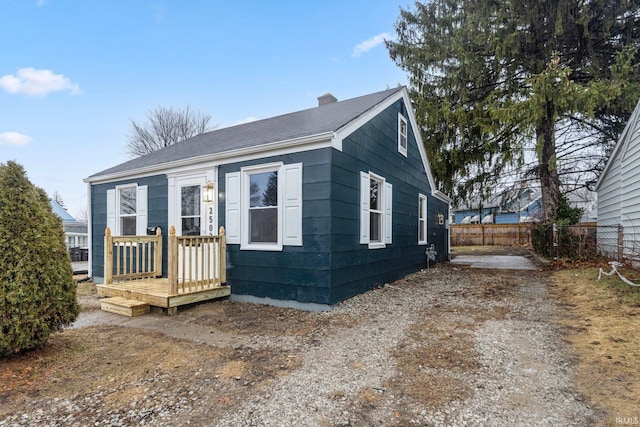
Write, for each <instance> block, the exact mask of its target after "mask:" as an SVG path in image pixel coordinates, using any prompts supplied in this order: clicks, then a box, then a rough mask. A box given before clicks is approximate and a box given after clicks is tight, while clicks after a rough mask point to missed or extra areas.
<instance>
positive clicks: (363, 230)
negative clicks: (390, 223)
mask: <svg viewBox="0 0 640 427" xmlns="http://www.w3.org/2000/svg"><path fill="white" fill-rule="evenodd" d="M369 187H370V183H369V174H368V173H367V172H360V244H361V245H362V244H365V245H366V244H368V243H369V191H370V190H369Z"/></svg>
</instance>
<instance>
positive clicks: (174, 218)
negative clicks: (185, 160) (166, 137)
mask: <svg viewBox="0 0 640 427" xmlns="http://www.w3.org/2000/svg"><path fill="white" fill-rule="evenodd" d="M169 187H170V192H171V195H172V197H170V198H171V199H172V203H171V205H172V209H170V214H169V222H170V225H174V226H175V228H176V235H177V236H183V237H188V236H194V237H195V236H212V235H216V234H218V230H217V224H216V216H215V212H216V209H215V193H214V191H213V189H214V188H213V184H212V183H211V181H208V180H207V177H206V176H205V175H204V174H203V175H200V176H186V177H185V176H182V177H175V178H173V179H171V180H170V186H169ZM181 242H182V243H180V246H179V249H178V266H179V268H178V278H179V279H183V276H184V279H185V280H187V281H197V280H200V279H202V278H203V277H207V276H208V274H209V270H210V269H212V268H215V257H214V256H213V255H214V254H215V251H213V248H211V247H208V246H207V244H204V243H203V242H201V241H197V240H181Z"/></svg>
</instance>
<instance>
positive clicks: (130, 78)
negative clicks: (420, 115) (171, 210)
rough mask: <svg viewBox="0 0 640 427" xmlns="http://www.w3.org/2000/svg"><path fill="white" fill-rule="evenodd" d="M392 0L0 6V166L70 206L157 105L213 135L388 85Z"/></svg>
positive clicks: (14, 0)
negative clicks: (16, 167) (19, 170)
mask: <svg viewBox="0 0 640 427" xmlns="http://www.w3.org/2000/svg"><path fill="white" fill-rule="evenodd" d="M400 6H402V7H406V6H407V3H404V2H395V1H349V0H340V1H339V0H324V1H313V0H312V1H299V0H298V1H273V2H269V1H235V2H228V1H226V2H222V1H169V0H167V1H163V0H157V1H145V0H139V1H138V0H136V1H134V0H128V1H120V0H110V1H93V0H83V1H81V0H75V1H73V0H66V1H65V0H0V23H1V24H0V52H2V54H1V56H0V163H5V162H6V161H8V160H15V161H17V162H18V163H20V164H22V165H23V166H24V167H25V169H26V171H27V173H28V175H29V178H30V179H31V181H32V182H33V183H34V184H36V185H38V186H40V187H42V188H43V189H44V190H45V191H47V193H48V194H49V195H50V196H51V195H52V194H53V193H54V191H57V192H58V193H59V194H60V195H61V196H62V198H63V200H64V202H65V204H66V206H67V208H68V210H69V212H70V213H71V214H72V215H78V214H79V213H80V211H81V210H83V209H85V207H86V203H87V196H86V191H87V188H86V184H85V183H84V182H83V181H82V180H83V178H86V177H87V176H89V175H92V174H93V173H96V172H99V171H101V170H103V169H106V168H108V167H111V166H114V165H116V164H118V163H121V162H123V161H126V160H128V155H127V154H126V136H127V134H128V133H129V131H130V120H135V121H138V122H144V120H145V115H146V113H147V111H148V110H150V109H152V108H154V107H156V106H165V107H174V108H183V107H186V106H187V105H189V106H190V107H191V108H192V109H194V110H198V111H201V112H204V113H208V114H211V116H212V122H213V123H214V124H215V125H217V126H218V127H226V126H231V125H235V124H238V123H241V122H243V121H248V120H253V119H262V118H267V117H271V116H275V115H278V114H284V113H288V112H291V111H297V110H301V109H305V108H310V107H314V106H316V105H317V101H316V98H317V97H318V96H320V95H322V94H323V93H325V92H331V93H332V94H333V95H334V96H336V97H337V98H338V99H339V100H341V99H347V98H351V97H354V96H359V95H364V94H367V93H371V92H376V91H379V90H384V89H386V88H388V87H395V86H396V85H398V84H406V81H407V79H406V75H405V73H404V72H402V71H401V70H400V69H399V68H398V67H397V66H395V64H394V63H393V62H392V61H391V59H390V58H389V55H388V53H387V50H386V48H385V47H384V44H383V43H382V40H384V39H385V38H390V37H393V36H394V31H393V24H394V22H395V21H396V19H397V18H398V15H399V11H400Z"/></svg>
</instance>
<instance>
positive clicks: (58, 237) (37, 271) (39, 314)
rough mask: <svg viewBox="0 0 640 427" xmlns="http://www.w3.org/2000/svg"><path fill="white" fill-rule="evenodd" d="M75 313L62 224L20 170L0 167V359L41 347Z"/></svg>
mask: <svg viewBox="0 0 640 427" xmlns="http://www.w3.org/2000/svg"><path fill="white" fill-rule="evenodd" d="M78 312H79V307H78V304H77V302H76V284H75V283H74V282H73V277H72V270H71V262H70V259H69V254H68V252H67V248H66V244H65V237H64V230H63V228H62V221H61V220H60V218H58V217H57V216H56V215H55V214H54V213H53V212H52V211H51V205H50V204H49V199H48V197H47V195H46V193H45V192H44V190H42V189H40V188H38V187H36V186H34V185H33V184H32V183H31V182H30V181H29V180H28V178H27V176H26V172H25V170H24V168H23V167H22V166H21V165H19V164H17V163H15V162H7V164H6V165H5V164H0V356H6V355H9V354H12V353H17V352H20V351H23V350H28V349H32V348H36V347H39V346H42V345H43V344H44V343H46V341H47V339H48V338H49V336H50V335H51V334H52V333H53V332H56V331H59V330H61V329H62V328H63V327H64V326H66V325H69V324H71V322H73V321H74V320H75V319H76V318H77V317H78Z"/></svg>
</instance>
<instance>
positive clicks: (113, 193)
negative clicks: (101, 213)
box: [107, 184, 147, 236]
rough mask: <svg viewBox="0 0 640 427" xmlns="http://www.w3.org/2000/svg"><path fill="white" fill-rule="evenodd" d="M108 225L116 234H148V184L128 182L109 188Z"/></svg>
mask: <svg viewBox="0 0 640 427" xmlns="http://www.w3.org/2000/svg"><path fill="white" fill-rule="evenodd" d="M107 226H108V227H109V228H110V229H111V232H112V233H113V235H115V236H135V235H145V234H146V230H147V186H146V185H136V184H127V185H120V186H117V187H116V188H114V189H111V190H107Z"/></svg>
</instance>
